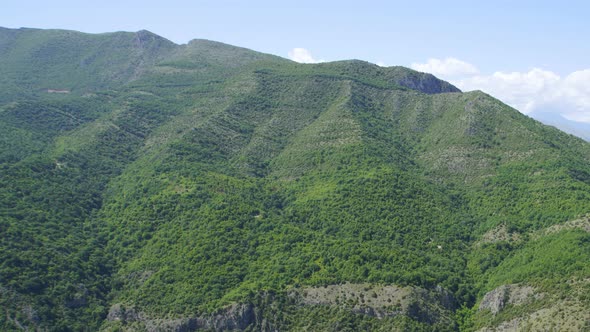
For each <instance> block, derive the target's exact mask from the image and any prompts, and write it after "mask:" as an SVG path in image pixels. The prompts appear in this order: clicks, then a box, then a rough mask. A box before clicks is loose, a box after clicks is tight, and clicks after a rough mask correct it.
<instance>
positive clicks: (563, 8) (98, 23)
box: [0, 0, 590, 122]
mask: <svg viewBox="0 0 590 332" xmlns="http://www.w3.org/2000/svg"><path fill="white" fill-rule="evenodd" d="M588 14H590V2H587V1H559V2H556V1H517V0H513V1H502V0H496V1H487V2H484V1H473V0H471V1H451V0H447V1H422V2H417V1H371V0H366V1H318V0H316V1H307V0H301V1H289V2H282V3H281V2H280V1H276V0H275V1H256V0H251V1H224V0H217V1H187V0H168V1H152V0H142V1H138V0H128V1H121V0H117V1H114V0H102V1H96V2H86V1H79V0H76V1H73V0H53V1H45V0H44V1H38V0H33V1H27V0H21V1H6V2H5V3H3V5H2V10H1V11H0V26H5V27H9V28H19V27H37V28H63V29H72V30H79V31H84V32H92V33H96V32H109V31H119V30H125V31H137V30H140V29H147V30H150V31H152V32H154V33H157V34H159V35H161V36H164V37H166V38H168V39H170V40H172V41H174V42H177V43H186V42H187V41H189V40H190V39H193V38H205V39H212V40H217V41H222V42H226V43H229V44H233V45H238V46H243V47H248V48H251V49H254V50H257V51H261V52H266V53H272V54H276V55H279V56H283V57H289V54H290V52H291V55H292V56H291V57H292V58H293V59H295V60H299V61H302V60H307V61H320V60H323V61H333V60H341V59H352V58H356V59H362V60H367V61H370V62H374V63H379V64H381V65H403V66H408V67H413V68H415V69H418V70H422V71H429V72H432V73H434V74H435V75H437V76H440V77H442V78H444V79H447V80H450V81H451V82H452V83H455V84H456V85H458V86H459V87H460V88H462V89H464V90H471V89H482V90H484V91H486V92H489V93H491V94H492V95H494V96H496V97H498V98H500V99H502V100H503V101H505V102H508V103H509V104H511V105H513V106H515V107H517V108H518V109H519V110H521V111H523V112H525V113H531V112H535V111H552V112H556V113H559V114H563V115H564V116H566V117H568V118H569V119H571V120H576V121H586V122H590V70H588V71H587V72H586V71H585V70H587V69H590V42H589V39H588V38H589V36H590V23H589V22H590V20H589V19H588ZM294 48H300V50H299V51H298V52H293V49H294ZM572 75H573V76H572ZM548 90H551V91H553V90H558V92H555V93H553V92H552V94H553V95H552V96H548Z"/></svg>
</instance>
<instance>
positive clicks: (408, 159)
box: [0, 29, 590, 331]
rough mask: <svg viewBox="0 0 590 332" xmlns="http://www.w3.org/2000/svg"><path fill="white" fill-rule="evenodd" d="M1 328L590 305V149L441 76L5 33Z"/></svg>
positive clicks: (442, 318)
mask: <svg viewBox="0 0 590 332" xmlns="http://www.w3.org/2000/svg"><path fill="white" fill-rule="evenodd" d="M0 72H1V73H3V75H2V76H0V77H2V78H1V79H0V80H1V81H0V82H1V83H0V84H1V86H2V95H1V97H0V130H1V132H2V135H1V136H0V169H1V170H2V172H0V230H1V234H2V237H1V238H0V292H1V294H2V296H0V305H1V306H2V309H3V311H4V314H3V315H1V316H0V327H1V329H2V330H7V331H10V330H19V329H31V330H34V329H37V330H55V331H68V330H71V331H83V330H102V331H117V330H122V331H142V330H146V331H165V330H175V331H194V330H250V331H252V330H265V331H266V330H281V331H285V330H287V331H299V330H313V331H357V330H381V331H391V330H400V331H407V330H418V331H420V330H424V331H431V330H436V331H445V330H448V331H456V330H464V331H474V330H481V331H496V330H498V331H499V330H510V329H513V330H514V329H517V330H518V329H520V330H524V329H527V328H528V329H531V330H538V329H541V328H548V327H549V328H553V329H556V330H559V329H563V328H565V327H567V328H569V329H571V330H584V329H585V328H587V327H588V321H589V320H590V317H589V314H588V313H589V312H590V310H589V309H590V298H589V297H588V295H587V294H588V293H589V291H590V281H589V280H590V265H589V264H588V262H589V261H590V234H589V233H588V232H589V231H590V221H589V217H588V215H589V213H590V144H589V143H587V142H584V141H583V140H581V139H578V138H575V137H573V136H571V135H568V134H565V133H563V132H561V131H559V130H557V129H555V128H553V127H548V126H545V125H542V124H541V123H539V122H537V121H535V120H533V119H531V118H529V117H527V116H524V115H522V114H520V113H519V112H518V111H516V110H514V109H512V108H510V107H509V106H506V105H505V104H503V103H501V102H500V101H498V100H496V99H494V98H493V97H491V96H489V95H487V94H485V93H482V92H479V91H476V92H468V93H463V92H461V91H459V90H458V89H457V88H456V87H454V86H452V85H451V84H449V83H447V82H444V81H441V80H439V79H437V78H435V77H434V76H432V75H429V74H424V73H419V72H415V71H413V70H410V69H407V68H403V67H389V68H381V67H378V66H376V65H373V64H370V63H367V62H363V61H358V60H353V61H339V62H332V63H322V64H298V63H294V62H292V61H289V60H286V59H283V58H280V57H276V56H272V55H267V54H262V53H258V52H255V51H251V50H248V49H244V48H239V47H234V46H230V45H226V44H222V43H217V42H213V41H207V40H194V41H191V42H190V43H188V44H187V45H176V44H173V43H171V42H169V41H167V40H165V39H164V38H161V37H159V36H156V35H154V34H152V33H150V32H147V31H141V32H137V33H126V32H118V33H110V34H100V35H89V34H83V33H78V32H72V31H62V30H36V29H18V30H12V29H0Z"/></svg>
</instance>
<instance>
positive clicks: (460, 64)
mask: <svg viewBox="0 0 590 332" xmlns="http://www.w3.org/2000/svg"><path fill="white" fill-rule="evenodd" d="M411 67H412V69H415V70H417V71H422V72H426V73H431V74H433V75H435V76H441V77H446V78H452V77H461V76H465V75H475V74H478V73H479V70H477V68H476V67H475V66H474V65H472V64H470V63H468V62H465V61H461V60H459V59H455V58H446V59H444V60H440V59H428V61H427V62H426V63H412V65H411Z"/></svg>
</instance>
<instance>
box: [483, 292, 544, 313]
mask: <svg viewBox="0 0 590 332" xmlns="http://www.w3.org/2000/svg"><path fill="white" fill-rule="evenodd" d="M541 296H542V295H541V294H537V293H536V292H535V289H534V288H532V287H531V286H521V285H502V286H500V287H498V288H496V289H494V290H492V291H490V292H488V293H487V294H486V295H484V297H483V299H482V300H481V303H480V304H479V309H478V310H480V311H482V310H490V311H491V312H492V314H493V315H496V314H498V313H499V312H500V311H502V309H504V307H506V306H507V305H509V304H510V305H520V304H525V303H528V302H531V301H532V300H534V299H538V298H540V297H541Z"/></svg>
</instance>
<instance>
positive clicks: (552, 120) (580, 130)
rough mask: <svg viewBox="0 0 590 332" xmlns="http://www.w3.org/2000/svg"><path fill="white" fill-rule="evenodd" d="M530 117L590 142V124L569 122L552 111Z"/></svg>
mask: <svg viewBox="0 0 590 332" xmlns="http://www.w3.org/2000/svg"><path fill="white" fill-rule="evenodd" d="M529 115H530V116H531V117H532V118H534V119H536V120H539V121H541V122H542V123H544V124H546V125H549V126H554V127H556V128H558V129H559V130H563V131H564V132H566V133H568V134H572V135H575V136H578V137H580V138H582V139H584V140H586V141H590V124H588V123H584V122H577V121H572V120H568V119H566V118H564V117H563V116H561V115H560V114H558V113H554V112H550V111H546V112H533V113H531V114H529Z"/></svg>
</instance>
